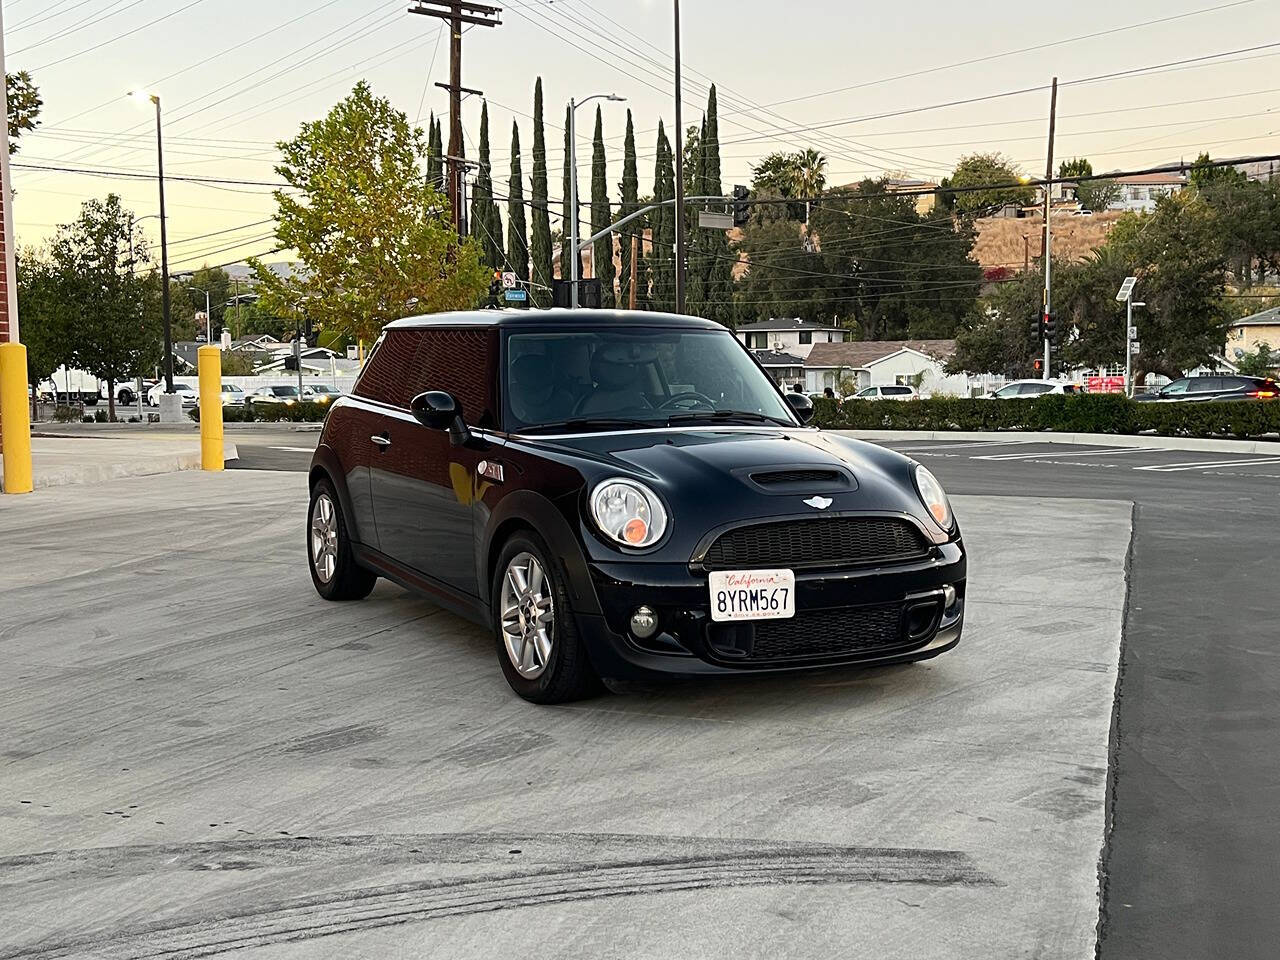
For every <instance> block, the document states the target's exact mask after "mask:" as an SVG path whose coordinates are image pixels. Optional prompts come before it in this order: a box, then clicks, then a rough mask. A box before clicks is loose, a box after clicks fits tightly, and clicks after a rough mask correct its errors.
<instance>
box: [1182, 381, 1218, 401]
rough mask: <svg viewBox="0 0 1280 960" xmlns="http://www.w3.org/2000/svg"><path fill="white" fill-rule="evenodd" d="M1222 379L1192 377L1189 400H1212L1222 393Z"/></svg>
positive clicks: (1189, 385) (1188, 393)
mask: <svg viewBox="0 0 1280 960" xmlns="http://www.w3.org/2000/svg"><path fill="white" fill-rule="evenodd" d="M1222 387H1223V378H1222V377H1192V378H1191V379H1190V380H1189V381H1188V385H1187V396H1186V399H1187V400H1196V401H1203V400H1212V399H1213V398H1214V397H1215V396H1216V395H1217V394H1219V393H1221V392H1222Z"/></svg>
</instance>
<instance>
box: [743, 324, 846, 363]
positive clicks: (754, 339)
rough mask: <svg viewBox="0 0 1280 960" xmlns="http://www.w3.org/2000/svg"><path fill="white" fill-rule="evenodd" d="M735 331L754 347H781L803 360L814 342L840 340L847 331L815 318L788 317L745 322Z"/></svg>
mask: <svg viewBox="0 0 1280 960" xmlns="http://www.w3.org/2000/svg"><path fill="white" fill-rule="evenodd" d="M735 333H736V334H737V336H738V339H739V340H741V341H742V342H743V343H744V344H746V345H747V347H749V348H750V349H752V350H778V351H781V352H783V353H789V354H791V355H792V356H793V357H799V358H800V359H802V360H803V359H804V358H805V357H807V356H808V355H809V351H810V350H812V349H813V346H814V344H818V343H841V342H843V341H844V339H845V335H846V334H847V333H848V331H847V330H845V329H844V328H843V327H836V326H831V325H830V324H825V323H818V322H817V321H814V320H802V319H801V318H800V317H787V318H784V319H780V320H760V321H758V322H757V323H744V324H743V325H742V326H740V327H738V329H737V330H736V331H735Z"/></svg>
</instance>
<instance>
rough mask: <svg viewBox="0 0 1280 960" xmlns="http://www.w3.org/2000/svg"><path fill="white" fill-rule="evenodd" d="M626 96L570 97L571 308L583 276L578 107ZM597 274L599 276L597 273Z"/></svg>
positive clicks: (561, 271) (597, 94)
mask: <svg viewBox="0 0 1280 960" xmlns="http://www.w3.org/2000/svg"><path fill="white" fill-rule="evenodd" d="M626 99H627V98H626V97H620V96H618V95H617V94H616V93H594V94H592V95H591V96H589V97H585V98H583V99H582V100H575V99H573V97H570V98H569V224H568V228H569V248H568V249H569V253H570V254H571V257H570V260H571V262H570V264H569V307H570V309H573V310H576V309H578V284H579V283H580V282H581V280H582V278H581V277H580V276H579V273H581V267H582V259H581V257H580V255H579V253H578V143H577V140H578V137H577V116H578V108H579V107H580V106H582V105H583V104H584V103H590V102H591V101H592V100H613V101H618V102H621V101H624V100H626ZM560 276H562V277H563V276H564V263H563V261H562V262H561V264H560ZM596 276H599V274H598V273H597V274H596Z"/></svg>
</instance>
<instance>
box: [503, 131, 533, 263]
mask: <svg viewBox="0 0 1280 960" xmlns="http://www.w3.org/2000/svg"><path fill="white" fill-rule="evenodd" d="M507 197H508V200H507V262H508V263H509V264H510V266H511V269H512V270H513V271H515V275H516V276H517V277H518V278H519V279H520V280H521V281H527V280H528V279H529V230H528V226H527V224H526V221H525V215H524V172H523V170H522V169H521V167H520V125H519V124H518V123H516V122H515V121H514V120H512V121H511V176H510V177H509V178H508V180H507Z"/></svg>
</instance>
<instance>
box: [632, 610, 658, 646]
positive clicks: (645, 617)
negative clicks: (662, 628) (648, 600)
mask: <svg viewBox="0 0 1280 960" xmlns="http://www.w3.org/2000/svg"><path fill="white" fill-rule="evenodd" d="M631 632H632V633H633V634H635V635H636V637H638V638H639V639H641V640H648V639H649V638H650V637H652V636H653V635H654V634H655V633H657V632H658V614H657V613H656V612H655V611H654V609H653V608H652V607H636V610H635V613H633V614H631Z"/></svg>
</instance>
